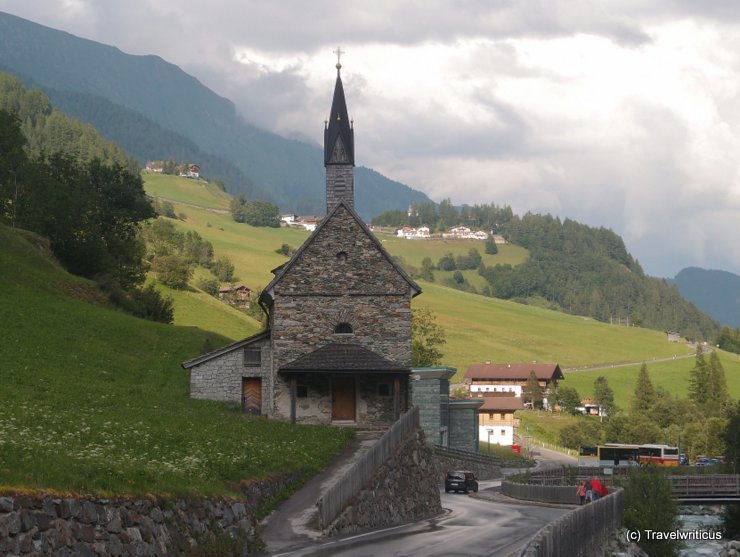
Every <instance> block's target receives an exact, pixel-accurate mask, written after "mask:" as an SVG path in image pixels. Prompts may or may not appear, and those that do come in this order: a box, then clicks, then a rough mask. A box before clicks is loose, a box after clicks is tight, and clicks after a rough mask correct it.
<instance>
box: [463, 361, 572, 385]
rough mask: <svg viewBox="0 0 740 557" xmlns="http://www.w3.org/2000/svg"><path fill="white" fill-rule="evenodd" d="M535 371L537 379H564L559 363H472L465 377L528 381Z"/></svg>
mask: <svg viewBox="0 0 740 557" xmlns="http://www.w3.org/2000/svg"><path fill="white" fill-rule="evenodd" d="M532 371H534V373H535V375H537V379H540V380H542V381H545V380H547V381H552V380H553V379H563V372H562V370H561V369H560V366H559V365H558V364H492V363H490V362H486V363H482V364H470V365H469V366H468V371H467V372H465V379H471V380H481V379H499V380H515V381H526V380H527V379H528V378H529V373H530V372H532Z"/></svg>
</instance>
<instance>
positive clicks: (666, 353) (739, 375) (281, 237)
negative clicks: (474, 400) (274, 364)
mask: <svg viewBox="0 0 740 557" xmlns="http://www.w3.org/2000/svg"><path fill="white" fill-rule="evenodd" d="M156 178H157V179H158V180H159V181H158V182H157V183H156V189H150V187H151V186H150V177H148V176H145V182H146V188H147V191H148V192H150V193H158V194H159V195H162V196H163V197H167V198H169V199H173V200H175V201H182V202H186V200H187V199H193V196H194V195H195V194H193V193H190V191H189V190H190V189H192V188H193V187H195V188H200V190H199V194H201V195H206V194H207V189H206V188H203V186H197V184H198V183H197V182H194V181H192V180H186V179H181V178H174V177H167V176H164V177H163V176H157V177H156ZM205 199H206V200H205V201H203V202H202V203H200V204H201V205H203V206H207V207H218V206H222V205H219V203H221V204H223V203H224V202H223V201H220V200H219V199H214V200H212V201H210V202H209V201H207V200H208V198H207V196H206V198H205ZM175 208H176V211H177V212H178V213H180V212H183V213H185V214H186V216H187V218H186V220H185V221H184V222H180V221H178V222H177V224H178V226H181V227H183V228H190V229H193V230H197V231H198V232H199V233H200V234H201V235H202V236H203V237H204V238H205V239H207V240H209V241H211V242H212V243H213V245H214V248H215V250H216V254H217V256H218V255H220V254H226V255H228V256H229V257H230V258H231V259H232V261H233V262H234V264H235V266H236V272H237V275H239V279H240V281H242V282H244V283H245V284H247V285H248V286H249V287H250V288H258V287H262V286H264V285H265V284H267V282H268V281H269V280H270V279H271V277H272V274H271V273H270V272H269V271H270V269H273V268H275V267H277V266H278V265H280V264H282V263H284V262H285V261H286V258H285V257H284V256H282V255H279V254H277V253H275V249H277V248H278V247H280V245H282V244H283V243H287V244H289V245H291V246H293V247H298V246H299V245H300V244H301V243H302V242H303V241H304V240H305V239H306V238H307V237H308V233H307V232H304V231H301V230H297V229H286V228H280V229H265V228H254V227H251V226H248V225H245V224H239V223H235V222H234V221H233V220H232V219H231V217H230V216H229V215H225V214H216V213H213V212H210V211H206V210H203V209H196V208H193V207H188V206H185V205H178V203H175ZM379 238H380V240H381V242H383V245H384V246H385V247H386V248H387V249H388V250H389V252H390V253H391V254H392V255H394V256H399V257H401V258H403V259H404V261H406V262H408V263H410V264H411V265H414V266H419V267H420V266H421V261H422V259H423V258H424V257H430V258H431V259H432V260H433V261H436V260H437V259H439V257H441V256H442V255H444V254H446V253H448V252H452V253H453V254H454V255H461V254H462V255H464V254H467V252H468V250H469V249H470V247H471V246H475V247H477V248H478V250H479V251H480V252H481V254H482V255H483V260H484V262H485V263H486V265H493V264H496V263H510V264H516V263H517V262H519V261H521V260H523V258H524V257H526V250H522V248H519V247H518V246H506V245H505V246H500V248H501V249H500V252H499V253H498V254H497V255H487V254H483V251H484V249H483V242H480V241H477V242H476V241H473V240H465V241H459V242H455V241H444V242H442V241H423V240H420V241H416V240H404V239H398V238H395V237H393V236H391V235H386V234H382V235H380V236H379ZM471 272H473V273H474V272H475V271H471ZM442 275H443V273H439V272H435V278H436V282H435V283H426V282H423V281H421V282H420V285H421V287H422V289H423V290H424V292H423V294H422V295H421V296H418V297H417V298H415V299H414V302H413V306H414V307H429V308H430V309H432V310H433V311H434V312H435V314H436V316H437V319H438V322H439V323H440V325H442V326H443V327H444V329H445V331H446V333H447V344H446V345H445V347H444V353H445V358H444V363H445V364H447V365H450V366H453V367H456V368H457V369H458V373H457V375H456V376H455V378H454V380H458V381H459V380H461V379H462V376H463V375H464V373H465V370H466V369H467V367H468V365H469V364H470V363H472V362H481V361H485V360H492V361H495V362H530V361H535V360H536V361H539V362H558V363H559V364H560V366H561V367H562V368H565V369H567V368H576V367H578V368H581V367H584V366H596V365H603V366H606V367H605V368H604V369H599V370H594V371H578V372H574V373H566V381H565V384H567V385H571V386H574V387H576V388H577V389H578V392H579V393H580V394H581V395H582V396H584V397H586V396H589V395H590V394H591V391H592V388H593V382H594V380H595V379H596V377H598V376H599V375H604V376H606V377H607V379H608V380H609V384H610V385H611V387H612V389H614V391H615V398H616V403H617V404H618V405H620V406H622V407H627V406H628V405H629V400H630V398H631V396H632V388H633V387H632V385H634V379H635V377H636V374H637V370H638V369H639V364H637V365H632V366H627V367H613V368H612V367H609V366H611V365H612V364H622V363H629V362H643V361H646V362H648V369H649V371H650V373H651V377H652V378H653V382H654V383H655V384H656V385H660V386H663V387H665V388H666V389H668V391H669V392H671V393H673V394H676V395H680V396H685V393H686V387H687V385H688V377H689V372H690V370H691V368H692V367H693V365H694V360H693V358H692V357H690V356H691V355H692V354H693V350H692V349H691V348H689V347H688V346H685V345H684V344H677V343H669V342H667V340H666V336H665V334H664V333H662V332H660V331H654V330H651V329H640V328H635V327H630V328H627V327H618V326H614V325H608V324H605V323H600V322H598V321H594V320H593V319H589V318H584V317H578V316H573V315H567V314H564V313H559V312H555V311H549V310H546V309H541V308H538V307H534V306H527V305H522V304H517V303H514V302H509V301H505V300H499V299H495V298H486V297H483V296H478V295H474V294H469V293H465V292H461V291H458V290H454V289H451V288H447V287H444V286H441V285H439V284H438V283H439V282H440V280H441V279H440V277H441V276H442ZM201 295H202V296H205V295H204V294H202V293H201ZM176 304H177V305H176V315H178V314H179V316H178V317H176V322H182V323H183V324H191V325H198V326H202V327H203V328H208V327H205V326H203V325H202V321H201V320H202V319H204V318H206V317H205V315H202V314H201V312H192V311H190V310H189V309H188V307H187V306H188V302H186V301H185V300H181V301H178V300H177V299H176ZM219 307H224V308H225V307H226V306H224V305H223V304H221V305H217V306H216V309H217V310H218V309H219ZM229 309H230V308H229ZM188 312H190V314H191V315H192V319H193V320H192V321H191V320H190V318H188V319H187V320H186V319H185V318H184V317H183V316H184V315H186V314H187V313H188ZM211 319H212V318H211ZM210 330H215V331H218V332H221V333H222V334H227V333H225V332H224V330H223V329H218V328H213V329H210ZM247 334H250V332H249V331H247V332H245V333H244V334H243V335H239V336H236V337H233V336H232V337H231V338H241V337H244V336H247ZM229 336H231V335H230V334H229ZM674 355H675V356H679V357H680V356H689V357H688V358H686V359H680V358H678V359H676V360H673V359H672V358H673V356H674ZM720 357H721V360H722V362H723V364H724V367H725V372H726V374H727V382H728V385H729V388H730V393H731V394H732V396H733V397H736V398H737V397H740V356H737V355H734V354H728V353H726V352H720ZM662 358H669V359H670V361H667V362H655V363H651V362H653V360H654V359H662Z"/></svg>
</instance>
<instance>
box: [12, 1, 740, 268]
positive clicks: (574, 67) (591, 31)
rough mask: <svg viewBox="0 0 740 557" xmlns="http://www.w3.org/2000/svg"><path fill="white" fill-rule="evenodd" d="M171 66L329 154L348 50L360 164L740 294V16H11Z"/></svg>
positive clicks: (598, 12)
mask: <svg viewBox="0 0 740 557" xmlns="http://www.w3.org/2000/svg"><path fill="white" fill-rule="evenodd" d="M0 10H2V11H6V12H9V13H12V14H15V15H18V16H21V17H25V18H27V19H30V20H32V21H35V22H38V23H42V24H44V25H48V26H50V27H54V28H57V29H63V30H65V31H68V32H70V33H72V34H74V35H77V36H80V37H84V38H88V39H92V40H96V41H100V42H104V43H106V44H111V45H114V46H117V47H118V48H120V49H121V50H123V51H124V52H127V53H131V54H157V55H159V56H161V57H162V58H164V59H166V60H168V61H170V62H173V63H175V64H177V65H179V66H180V67H181V68H183V69H184V70H185V71H187V72H188V73H190V74H192V75H194V76H196V77H197V78H198V79H200V80H201V81H202V82H203V83H204V84H205V85H207V86H208V87H210V88H211V89H213V90H214V91H215V92H217V93H219V94H221V95H223V96H225V97H227V98H230V99H231V100H233V101H234V103H235V104H236V105H237V107H238V109H239V110H240V112H241V113H242V114H243V115H244V116H245V117H246V118H247V119H248V120H250V121H252V122H254V123H256V124H259V125H261V126H263V127H265V128H267V129H270V130H272V131H276V132H278V133H281V134H284V135H289V136H299V137H302V138H304V139H306V140H310V141H315V142H317V143H318V142H320V141H321V140H322V134H323V121H324V119H325V118H326V114H327V112H328V109H329V103H330V99H331V91H332V87H333V81H334V78H335V74H336V72H335V70H334V64H335V63H336V57H335V55H334V54H333V53H332V52H333V51H334V50H335V49H336V47H337V45H341V47H342V50H343V51H345V54H344V55H343V57H342V65H343V68H342V78H343V81H344V85H345V92H346V94H347V102H348V105H349V109H350V113H351V116H352V117H353V118H354V120H355V131H356V142H357V150H356V157H357V163H358V164H360V165H364V166H369V167H372V168H375V169H376V170H378V171H380V172H382V173H384V174H386V175H387V176H389V177H391V178H393V179H397V180H400V181H403V182H405V183H407V184H409V185H410V186H412V187H414V188H416V189H419V190H422V191H424V192H425V193H427V194H428V195H429V196H430V197H431V198H432V199H434V200H436V201H440V200H441V199H444V198H446V197H449V198H451V200H452V202H453V203H455V204H461V203H470V204H473V203H497V204H499V205H504V204H508V205H511V206H512V207H513V209H514V211H515V212H517V213H520V214H523V213H524V212H526V211H532V212H539V213H551V214H554V215H558V216H560V217H561V218H566V217H569V218H572V219H575V220H578V221H580V222H583V223H586V224H590V225H592V226H605V227H608V228H611V229H613V230H615V231H616V232H617V233H619V234H620V235H622V237H623V238H624V239H625V242H626V243H627V247H628V249H629V250H630V252H631V253H632V254H633V255H634V256H635V257H637V258H638V259H639V261H640V262H641V264H642V266H643V268H644V269H645V270H646V271H647V272H648V273H650V274H652V275H654V276H661V277H670V276H673V275H675V274H676V273H677V272H678V271H679V270H680V269H682V268H683V267H687V266H692V265H693V266H700V267H704V268H712V269H723V270H727V271H732V272H734V273H738V274H740V172H739V171H740V163H739V160H740V159H739V158H738V157H739V156H740V128H739V127H738V125H739V124H740V2H736V1H732V0H592V1H588V0H425V1H424V2H420V1H408V2H401V1H397V0H373V1H372V2H360V1H352V0H345V1H342V2H340V1H335V0H317V1H311V2H306V1H304V0H285V1H282V0H271V1H269V2H265V1H259V2H258V1H256V0H209V1H207V2H206V1H203V0H200V1H196V0H126V2H121V1H119V0H0Z"/></svg>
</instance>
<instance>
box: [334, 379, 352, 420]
mask: <svg viewBox="0 0 740 557" xmlns="http://www.w3.org/2000/svg"><path fill="white" fill-rule="evenodd" d="M331 419H332V420H341V421H352V422H354V421H355V378H354V377H334V378H332V381H331Z"/></svg>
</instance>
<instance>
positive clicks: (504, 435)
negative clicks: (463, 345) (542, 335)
mask: <svg viewBox="0 0 740 557" xmlns="http://www.w3.org/2000/svg"><path fill="white" fill-rule="evenodd" d="M531 372H534V373H535V375H536V377H537V383H538V384H539V386H540V389H542V397H543V398H542V404H543V406H544V407H545V409H547V410H551V409H552V407H553V401H554V400H555V398H556V395H557V391H558V381H559V380H561V379H563V378H564V377H563V372H562V370H561V369H560V366H559V365H558V364H537V363H533V364H494V363H491V362H490V361H486V362H484V363H475V364H470V366H468V370H467V372H466V373H465V378H464V381H465V383H466V384H467V386H468V390H469V393H470V396H471V397H472V398H479V399H483V405H482V406H481V408H480V423H479V437H480V440H481V441H486V442H490V443H496V444H499V445H511V444H512V443H513V442H514V428H515V427H517V426H518V425H519V424H518V423H517V420H516V419H515V418H514V412H516V411H517V410H521V409H522V408H524V407H525V405H524V402H523V399H522V392H523V391H524V389H525V387H526V385H527V380H528V379H529V375H530V373H531Z"/></svg>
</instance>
